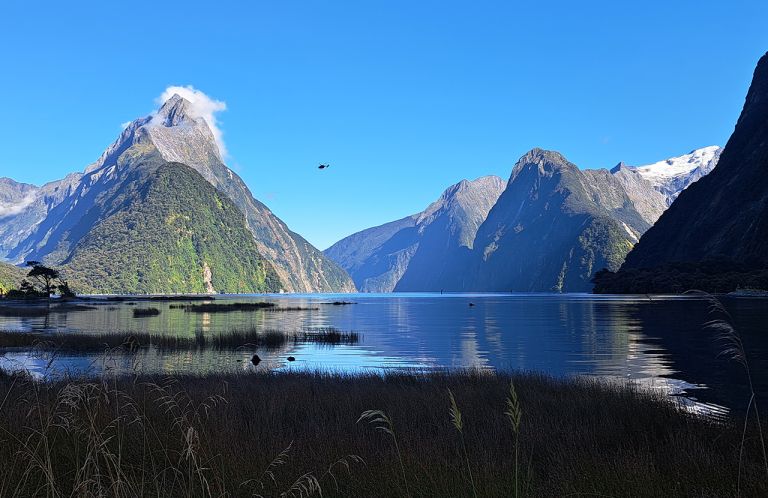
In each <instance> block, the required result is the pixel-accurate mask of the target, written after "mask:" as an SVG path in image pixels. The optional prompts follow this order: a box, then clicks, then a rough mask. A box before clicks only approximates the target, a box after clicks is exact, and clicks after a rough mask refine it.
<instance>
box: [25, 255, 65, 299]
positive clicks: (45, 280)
mask: <svg viewBox="0 0 768 498" xmlns="http://www.w3.org/2000/svg"><path fill="white" fill-rule="evenodd" d="M27 266H28V267H30V268H31V269H30V270H29V273H27V276H28V277H29V278H33V279H35V281H37V283H38V284H40V287H42V288H43V292H44V293H45V295H46V296H50V295H51V294H53V291H55V290H56V288H57V285H55V284H54V282H55V281H56V280H58V279H59V271H58V270H54V269H53V268H48V267H47V266H45V265H43V264H42V263H41V262H39V261H27Z"/></svg>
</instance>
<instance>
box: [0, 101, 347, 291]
mask: <svg viewBox="0 0 768 498" xmlns="http://www.w3.org/2000/svg"><path fill="white" fill-rule="evenodd" d="M148 159H150V160H148ZM159 162H165V163H174V164H184V165H185V166H186V167H188V168H191V169H192V170H194V171H196V172H197V174H199V175H201V176H202V178H203V179H205V180H206V181H207V182H208V183H209V184H210V185H212V186H213V187H215V188H216V189H218V190H219V191H220V192H222V193H223V194H225V196H226V197H227V198H228V200H230V201H231V202H233V203H234V205H235V206H237V209H238V210H239V211H240V213H241V215H242V216H243V220H242V222H243V224H244V227H245V228H247V229H248V230H249V231H250V232H251V234H252V239H253V241H254V243H255V248H256V251H257V254H256V255H257V256H259V257H261V256H263V258H264V259H265V260H266V261H267V262H268V263H269V265H270V266H271V268H272V270H271V271H274V272H275V273H276V274H277V276H278V278H279V282H280V285H279V287H276V288H274V289H270V290H274V291H277V290H283V291H289V292H314V291H326V292H331V291H335V292H348V291H354V284H353V283H352V281H351V279H350V278H349V276H348V275H347V274H346V273H345V272H344V271H343V270H342V269H340V268H339V267H338V266H337V265H336V264H335V263H333V262H331V261H330V260H328V259H327V258H326V257H325V256H324V255H323V254H322V253H321V252H320V251H318V250H317V249H315V248H314V247H312V246H311V244H309V243H308V242H307V241H306V240H304V239H303V238H302V237H300V236H299V235H297V234H295V233H293V232H291V231H290V230H289V229H288V228H287V227H286V225H285V224H284V223H283V222H282V221H281V220H279V219H278V218H277V217H276V216H274V215H273V214H272V212H271V211H269V209H268V208H267V207H266V206H264V205H263V204H262V203H260V202H259V201H257V200H256V199H254V198H253V196H252V195H251V193H250V191H249V190H248V188H247V186H246V185H245V184H244V183H243V181H242V180H241V179H240V178H239V177H238V176H237V175H236V174H235V173H234V172H232V171H231V170H230V169H229V168H227V167H226V166H225V165H224V163H223V161H222V159H221V156H220V153H219V149H218V146H217V144H216V141H215V139H214V136H213V133H212V132H211V130H210V128H209V127H208V125H207V124H206V122H205V120H204V119H203V118H200V117H195V115H194V113H193V112H191V103H190V102H189V101H187V100H185V99H183V98H181V97H180V96H178V95H173V96H172V97H171V98H170V99H169V100H167V101H166V102H165V103H164V104H163V106H162V107H161V108H160V109H159V111H158V112H157V113H155V114H153V115H150V116H147V117H144V118H140V119H137V120H135V121H133V122H131V123H130V124H129V125H128V126H127V127H126V128H125V129H124V130H123V132H122V133H121V135H120V137H119V138H118V139H117V140H116V141H115V142H114V143H113V144H112V145H111V146H110V147H108V148H107V149H106V150H105V151H104V153H103V154H102V155H101V157H100V158H99V159H98V160H97V161H96V162H94V163H93V164H91V165H90V166H88V167H87V168H86V170H85V171H84V172H83V173H75V174H72V175H69V176H67V177H66V178H65V179H63V180H61V181H57V182H51V183H49V184H47V185H45V186H43V187H40V188H37V187H32V186H24V185H23V184H18V183H16V182H10V181H7V182H5V183H4V184H2V185H4V188H3V186H0V189H3V190H4V191H5V192H6V193H5V194H4V195H5V196H6V197H7V198H8V199H9V201H12V203H11V204H9V205H12V206H19V203H20V200H19V199H20V198H21V196H22V195H24V194H23V192H22V190H26V191H27V192H28V194H29V196H30V199H31V201H30V202H27V201H25V202H27V205H26V206H23V207H22V208H14V209H11V210H8V214H7V215H6V216H0V257H4V258H6V259H7V260H9V261H11V262H15V263H20V262H23V261H24V260H29V259H37V260H42V261H45V262H46V263H49V264H52V265H63V264H67V263H68V262H70V261H72V260H73V254H74V251H75V250H76V249H77V245H78V243H80V241H81V240H83V238H84V237H85V236H86V235H87V234H88V233H89V232H90V230H91V229H93V228H96V225H95V224H96V223H98V222H100V221H103V219H102V218H101V216H102V214H103V213H102V212H101V211H100V209H101V207H103V206H104V205H105V202H106V200H107V199H106V197H107V196H108V195H111V194H110V193H115V192H118V193H119V186H120V185H122V184H123V183H124V182H125V180H126V175H127V174H128V173H129V172H130V171H132V170H134V169H136V168H139V169H140V168H141V167H142V165H144V166H146V165H147V164H149V163H152V164H156V163H159ZM115 188H117V191H116V190H115ZM3 190H0V195H3V194H2V192H3ZM187 202H189V203H190V204H191V205H194V203H195V202H196V199H194V198H189V199H187ZM11 211H14V212H11ZM89 222H90V223H89ZM270 281H271V282H273V283H274V281H273V280H270ZM116 284H117V283H116ZM114 291H115V292H120V291H122V289H120V288H119V287H118V288H115V289H114ZM179 291H180V292H185V291H186V289H181V288H180V289H179Z"/></svg>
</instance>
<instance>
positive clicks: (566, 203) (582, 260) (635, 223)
mask: <svg viewBox="0 0 768 498" xmlns="http://www.w3.org/2000/svg"><path fill="white" fill-rule="evenodd" d="M648 227H649V223H648V222H647V221H646V220H645V219H644V218H643V216H642V215H641V214H640V213H639V212H638V211H637V209H636V208H635V206H634V203H633V202H632V199H631V198H630V197H629V195H627V193H626V191H625V189H624V186H623V184H622V182H620V181H619V180H618V179H617V178H616V177H615V176H614V175H612V174H611V173H610V172H609V171H607V170H580V169H579V168H577V167H576V166H575V165H574V164H572V163H570V162H568V161H567V160H566V159H565V158H564V157H563V156H562V155H560V154H559V153H557V152H553V151H546V150H541V149H533V150H531V151H530V152H528V153H527V154H525V155H524V156H523V157H522V158H521V159H520V160H519V161H518V162H517V164H516V165H515V167H514V169H513V171H512V175H511V177H510V179H509V182H508V184H507V188H506V190H505V191H504V193H503V194H502V195H501V197H500V198H499V200H498V202H497V203H496V205H495V206H494V207H493V209H491V211H490V213H489V214H488V218H487V219H486V220H485V222H484V223H483V225H482V226H481V227H480V229H479V230H478V232H477V236H476V238H475V243H474V248H473V251H472V256H471V265H470V267H469V270H468V271H467V275H468V279H469V280H468V281H467V283H465V285H464V287H463V288H464V289H472V290H485V291H524V292H527V291H569V292H578V291H585V290H589V289H590V288H591V283H590V279H591V277H592V275H593V274H594V272H595V271H597V270H598V269H601V268H603V267H609V268H618V266H619V265H620V264H621V261H622V260H623V258H624V256H625V255H626V253H627V252H629V250H630V248H631V247H632V245H633V244H634V243H635V242H636V241H637V240H638V238H639V236H640V234H642V233H643V232H644V231H645V230H647V229H648Z"/></svg>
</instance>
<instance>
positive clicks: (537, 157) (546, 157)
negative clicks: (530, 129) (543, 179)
mask: <svg viewBox="0 0 768 498" xmlns="http://www.w3.org/2000/svg"><path fill="white" fill-rule="evenodd" d="M534 167H535V168H536V170H537V171H536V173H537V174H538V175H540V176H541V175H543V176H552V175H553V174H555V173H556V172H558V171H562V170H564V169H578V168H577V167H576V166H575V165H574V164H573V163H571V162H570V161H568V160H567V159H566V158H565V157H564V156H563V155H562V154H560V153H559V152H557V151H554V150H546V149H540V148H538V147H536V148H533V149H531V150H529V151H528V152H526V153H525V154H524V155H523V157H521V158H520V159H519V160H518V161H517V164H515V167H514V168H513V169H512V175H511V176H510V178H509V183H511V182H512V181H513V180H514V179H515V178H517V177H518V176H519V175H520V174H521V173H522V172H523V171H531V170H532V169H533V168H534Z"/></svg>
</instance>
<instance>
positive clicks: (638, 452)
mask: <svg viewBox="0 0 768 498" xmlns="http://www.w3.org/2000/svg"><path fill="white" fill-rule="evenodd" d="M513 380H514V386H515V391H516V395H517V400H518V402H519V407H520V410H521V417H520V432H519V459H518V461H519V464H518V465H517V466H516V465H515V447H516V442H517V441H516V435H515V433H514V431H513V429H512V424H511V423H510V416H509V413H506V414H505V411H507V412H509V406H508V398H509V394H508V393H509V384H510V377H509V376H507V375H488V374H477V373H455V374H441V373H436V374H430V375H407V374H392V375H386V376H383V377H382V376H376V375H371V376H356V377H344V376H329V375H322V374H253V375H227V376H224V375H222V376H216V375H210V376H205V377H178V378H174V379H166V378H160V377H139V378H125V379H102V380H95V381H84V380H72V381H70V382H68V383H67V382H56V383H37V382H33V381H31V380H29V379H28V378H26V377H25V376H8V375H3V376H1V377H0V400H2V404H1V405H0V428H2V429H0V440H2V444H0V459H2V461H4V462H7V465H4V466H2V468H0V495H3V496H6V495H13V494H14V493H15V494H17V495H22V496H30V495H34V494H38V495H41V496H42V495H48V496H50V495H70V494H77V495H88V496H91V495H98V494H101V493H103V494H108V495H111V496H252V495H254V494H258V495H262V496H265V497H267V496H308V495H309V494H310V492H309V491H310V490H312V489H314V494H315V495H318V494H317V492H316V491H317V490H316V489H315V488H316V487H317V486H318V485H319V486H320V487H322V491H323V493H322V494H323V496H350V497H353V496H354V497H361V496H377V497H388V496H392V497H395V496H397V497H402V496H413V497H415V496H425V497H426V496H440V497H453V496H456V497H459V496H462V497H463V496H472V494H473V492H472V486H471V484H470V479H469V472H470V471H471V473H472V480H473V481H474V484H475V487H476V490H477V495H478V496H482V497H491V496H493V497H497V496H515V491H514V490H515V481H516V479H515V476H516V475H518V479H517V485H518V489H519V493H520V495H521V496H564V495H571V496H584V495H591V496H595V495H600V496H681V495H684V496H733V495H735V494H736V492H737V486H739V487H740V492H741V494H742V495H743V496H759V495H761V494H762V495H764V494H765V492H766V491H768V485H767V484H766V476H765V470H764V468H763V462H762V456H761V453H760V449H759V443H758V442H757V440H756V433H755V428H754V427H752V426H751V425H750V426H748V427H747V435H746V438H745V445H744V458H743V466H742V467H743V468H742V470H741V478H740V479H739V478H738V477H737V476H738V475H739V451H740V448H741V440H742V426H741V425H740V423H741V421H739V420H733V421H729V420H727V421H725V422H724V423H723V422H714V421H711V420H706V419H702V418H699V417H695V416H692V415H690V414H688V413H685V412H683V411H681V410H679V409H678V408H677V407H676V406H675V405H674V404H673V403H672V402H670V401H669V400H668V399H666V398H663V397H661V395H658V396H657V395H654V394H650V393H647V392H638V391H637V390H635V389H632V388H629V387H616V386H608V385H606V384H600V383H596V382H594V381H586V380H568V381H559V380H553V379H551V378H548V377H544V376H538V375H516V376H514V377H513ZM449 389H450V390H451V392H452V393H453V396H454V398H455V400H456V408H457V409H458V410H460V412H461V426H462V433H461V437H463V440H464V445H462V442H461V440H460V434H459V433H458V432H457V430H456V426H455V423H454V422H455V420H454V422H452V420H451V417H450V415H449V410H450V409H451V404H450V402H449V397H448V390H449ZM372 409H374V410H382V411H383V412H384V414H385V415H386V416H387V417H388V419H389V420H390V421H391V424H392V425H391V426H387V425H386V424H385V423H384V422H381V421H380V422H377V423H374V424H370V423H369V421H370V420H372V419H371V418H369V419H367V420H362V421H359V422H358V419H359V418H360V415H361V414H362V413H363V412H364V411H366V410H372ZM454 415H455V414H454ZM377 426H378V427H382V426H384V428H388V429H392V435H394V436H395V437H396V441H397V443H398V445H397V447H395V446H394V445H393V442H394V441H393V437H392V435H391V434H390V433H388V432H386V431H383V430H377V429H376V427H377ZM464 448H465V449H464ZM286 449H287V450H286ZM465 451H466V453H465ZM291 489H292V490H293V491H291ZM283 493H285V494H283Z"/></svg>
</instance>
